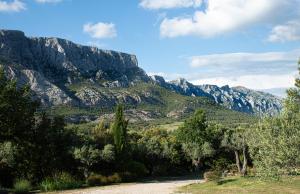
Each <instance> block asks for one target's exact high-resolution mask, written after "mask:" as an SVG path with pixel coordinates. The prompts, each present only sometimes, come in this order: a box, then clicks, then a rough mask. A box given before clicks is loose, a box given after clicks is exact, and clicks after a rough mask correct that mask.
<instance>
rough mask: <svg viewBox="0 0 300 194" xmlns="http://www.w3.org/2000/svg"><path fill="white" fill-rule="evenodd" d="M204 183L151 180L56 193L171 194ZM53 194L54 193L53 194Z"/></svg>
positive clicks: (191, 180)
mask: <svg viewBox="0 0 300 194" xmlns="http://www.w3.org/2000/svg"><path fill="white" fill-rule="evenodd" d="M199 182H203V181H202V180H197V179H170V180H151V181H145V182H141V183H124V184H119V185H112V186H103V187H93V188H87V189H79V190H70V191H63V192H55V193H60V194H171V193H173V192H174V191H175V190H176V189H177V188H178V187H181V186H185V185H189V184H193V183H199ZM51 194H53V193H51Z"/></svg>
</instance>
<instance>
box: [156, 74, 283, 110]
mask: <svg viewBox="0 0 300 194" xmlns="http://www.w3.org/2000/svg"><path fill="white" fill-rule="evenodd" d="M151 78H152V80H153V81H154V82H155V83H157V84H158V85H160V86H162V87H164V88H167V89H169V90H173V91H175V92H177V93H180V94H182V95H187V96H202V97H208V98H210V99H212V100H214V101H215V102H216V103H217V104H220V105H223V106H225V107H227V108H229V109H232V110H236V111H240V112H245V113H250V114H255V115H265V114H267V115H276V114H278V113H279V112H280V111H281V109H282V100H281V99H280V98H278V97H276V96H274V95H272V94H269V93H265V92H260V91H255V90H250V89H247V88H245V87H232V88H230V87H229V86H228V85H226V86H223V87H218V86H216V85H200V86H196V85H193V84H192V83H189V82H188V81H187V80H185V79H183V78H180V79H178V80H174V81H170V82H166V81H165V80H164V78H163V77H160V76H156V75H155V76H151Z"/></svg>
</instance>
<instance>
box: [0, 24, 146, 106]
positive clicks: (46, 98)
mask: <svg viewBox="0 0 300 194" xmlns="http://www.w3.org/2000/svg"><path fill="white" fill-rule="evenodd" d="M0 62H1V63H2V64H4V66H5V70H6V72H8V74H9V76H10V77H11V78H18V80H19V82H21V83H30V85H31V89H32V90H33V91H34V92H35V93H36V94H37V96H38V97H39V98H40V99H41V100H42V103H43V104H45V105H49V106H50V105H59V104H73V105H75V104H77V105H78V104H79V105H90V104H92V103H91V102H86V101H87V99H86V95H90V97H88V98H95V96H94V95H95V93H94V92H93V91H90V90H87V91H81V92H80V93H78V94H74V93H72V92H71V91H70V90H69V89H68V86H70V85H73V84H81V83H87V84H95V85H99V86H104V87H121V86H128V85H129V84H131V82H136V81H140V80H142V81H148V80H149V77H148V76H147V75H146V73H145V72H144V71H143V70H142V69H141V68H139V67H138V62H137V58H136V56H134V55H129V54H125V53H120V52H114V51H106V50H100V49H98V48H95V47H88V46H81V45H78V44H74V43H72V42H70V41H68V40H64V39H59V38H28V37H26V36H25V35H24V33H23V32H21V31H12V30H1V31H0ZM94 100H95V99H94Z"/></svg>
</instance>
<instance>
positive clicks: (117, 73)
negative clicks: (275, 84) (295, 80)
mask: <svg viewBox="0 0 300 194" xmlns="http://www.w3.org/2000/svg"><path fill="white" fill-rule="evenodd" d="M0 64H1V66H2V67H3V68H4V71H5V72H6V75H7V77H8V78H10V79H17V81H18V84H19V85H23V84H30V87H31V90H32V92H33V93H34V97H35V98H37V99H39V100H40V101H41V103H42V105H43V106H44V107H76V108H78V109H80V108H82V109H86V108H91V107H92V108H95V107H96V108H100V109H103V110H104V109H110V108H111V107H113V106H115V105H116V104H118V103H123V104H126V105H128V106H130V107H133V108H136V107H139V109H140V110H141V111H142V110H146V109H147V110H148V111H149V109H151V108H149V107H151V106H153V107H163V106H168V108H169V104H172V102H169V101H168V100H169V99H168V98H164V96H172V95H177V98H182V99H185V100H186V101H189V103H190V102H192V101H198V100H199V99H207V100H208V101H210V102H212V104H216V106H218V105H221V106H223V107H225V108H226V109H230V110H234V111H239V112H242V113H248V114H251V115H259V116H261V115H266V114H267V115H276V114H278V113H279V112H280V110H281V108H282V99H281V98H279V97H276V96H274V95H271V94H269V93H265V92H259V91H254V90H250V89H247V88H244V87H229V86H223V87H218V86H216V85H199V86H197V85H193V84H192V83H190V82H188V81H187V80H185V79H182V78H180V79H178V80H174V81H170V82H167V81H165V79H164V78H163V77H160V76H148V75H147V74H146V73H145V71H144V70H143V69H142V68H140V67H139V66H138V60H137V57H136V56H135V55H131V54H126V53H121V52H116V51H108V50H102V49H98V48H96V47H89V46H82V45H79V44H75V43H73V42H71V41H68V40H65V39H60V38H45V37H39V38H36V37H26V36H25V34H24V33H23V32H21V31H16V30H0ZM162 93H163V94H162ZM174 93H175V94H174ZM179 96H181V97H179ZM200 97H201V98H200ZM163 98H164V100H162V99H163ZM193 99H194V100H193ZM204 101H205V100H204ZM186 103H187V102H186ZM186 103H185V105H184V106H183V107H181V110H180V111H183V112H184V111H185V110H183V109H189V108H188V106H189V105H187V104H186ZM196 104H197V103H196ZM193 106H196V105H195V104H194V105H193ZM146 107H148V108H146ZM176 108H178V107H176V106H174V108H173V109H172V108H170V109H167V110H168V111H169V112H165V113H162V112H161V111H157V110H156V111H152V113H151V115H153V114H154V115H156V116H159V114H164V115H165V116H168V115H172V112H173V113H175V112H176V111H177V112H178V111H179V110H177V109H176ZM182 108H183V109H182ZM194 108H196V107H194ZM180 111H179V112H180ZM136 114H141V112H138V113H136ZM175 115H176V114H175Z"/></svg>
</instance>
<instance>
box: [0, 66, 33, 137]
mask: <svg viewBox="0 0 300 194" xmlns="http://www.w3.org/2000/svg"><path fill="white" fill-rule="evenodd" d="M37 106H38V103H37V102H33V101H32V100H31V95H30V90H29V87H28V86H24V87H20V88H18V87H17V83H16V81H14V80H7V79H6V77H5V75H4V71H3V69H0V142H1V141H7V140H8V141H15V142H17V143H23V141H24V140H25V141H26V140H27V138H29V137H30V135H31V134H30V131H31V130H30V129H31V127H32V126H33V123H34V112H35V111H36V108H37Z"/></svg>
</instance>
